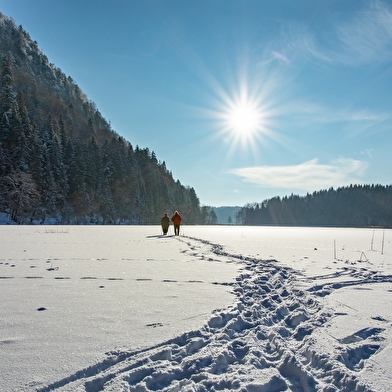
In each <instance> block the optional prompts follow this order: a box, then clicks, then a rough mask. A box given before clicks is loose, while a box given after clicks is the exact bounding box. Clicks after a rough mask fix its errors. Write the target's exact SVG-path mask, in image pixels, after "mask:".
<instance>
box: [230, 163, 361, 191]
mask: <svg viewBox="0 0 392 392" xmlns="http://www.w3.org/2000/svg"><path fill="white" fill-rule="evenodd" d="M367 167H368V163H367V162H364V161H359V160H355V159H348V158H339V159H337V160H336V161H333V162H332V163H331V164H328V165H326V164H320V163H319V162H318V160H317V159H312V160H310V161H308V162H304V163H302V164H300V165H294V166H256V167H245V168H239V169H234V170H231V171H230V173H232V174H235V175H237V176H239V177H242V178H243V180H244V181H245V182H248V183H253V184H256V185H258V186H260V187H263V188H282V189H292V190H305V191H311V190H317V189H325V188H329V187H331V186H333V187H337V186H344V185H348V184H351V183H359V182H361V180H360V179H361V177H362V175H363V174H364V172H365V170H366V168H367Z"/></svg>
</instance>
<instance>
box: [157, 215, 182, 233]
mask: <svg viewBox="0 0 392 392" xmlns="http://www.w3.org/2000/svg"><path fill="white" fill-rule="evenodd" d="M170 220H171V221H172V222H173V226H174V235H180V225H181V222H182V218H181V215H180V214H179V213H178V211H176V212H175V213H174V215H173V216H172V217H171V219H169V217H168V216H167V214H165V215H164V216H163V217H162V219H161V226H162V231H163V234H165V235H166V234H167V232H168V230H169V226H170Z"/></svg>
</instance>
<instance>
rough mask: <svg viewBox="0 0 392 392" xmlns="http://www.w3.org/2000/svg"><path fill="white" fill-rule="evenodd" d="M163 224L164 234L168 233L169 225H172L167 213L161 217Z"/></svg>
mask: <svg viewBox="0 0 392 392" xmlns="http://www.w3.org/2000/svg"><path fill="white" fill-rule="evenodd" d="M161 226H162V232H163V234H165V235H166V234H167V232H168V230H169V226H170V219H169V217H168V216H167V214H165V215H163V217H162V219H161Z"/></svg>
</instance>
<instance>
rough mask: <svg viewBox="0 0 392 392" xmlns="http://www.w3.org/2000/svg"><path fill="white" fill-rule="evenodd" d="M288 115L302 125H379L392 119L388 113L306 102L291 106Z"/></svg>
mask: <svg viewBox="0 0 392 392" xmlns="http://www.w3.org/2000/svg"><path fill="white" fill-rule="evenodd" d="M287 110H290V114H291V115H292V116H294V118H296V119H297V121H298V122H299V123H300V124H302V125H304V124H312V123H321V124H331V123H353V122H355V123H367V124H379V123H381V122H384V121H389V120H391V118H392V115H391V114H390V113H386V112H381V111H379V112H377V111H373V110H370V109H351V108H334V107H329V106H326V105H322V104H317V103H314V102H308V101H297V102H296V103H294V104H291V106H290V108H288V109H287Z"/></svg>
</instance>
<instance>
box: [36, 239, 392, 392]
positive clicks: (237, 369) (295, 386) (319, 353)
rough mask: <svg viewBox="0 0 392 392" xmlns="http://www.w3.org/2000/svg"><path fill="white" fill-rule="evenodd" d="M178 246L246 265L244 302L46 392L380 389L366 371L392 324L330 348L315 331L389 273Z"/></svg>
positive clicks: (240, 292) (205, 245) (196, 243)
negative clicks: (339, 305) (340, 298)
mask: <svg viewBox="0 0 392 392" xmlns="http://www.w3.org/2000/svg"><path fill="white" fill-rule="evenodd" d="M178 240H180V241H182V242H184V243H185V244H187V245H188V249H186V250H184V252H188V253H189V254H191V255H192V256H193V257H200V258H203V259H207V260H218V261H226V262H240V263H242V265H243V269H242V272H241V274H240V275H239V276H238V277H237V278H236V282H235V283H234V284H233V285H232V289H233V291H234V293H235V294H236V296H237V301H236V303H235V304H234V305H232V306H231V307H228V308H226V309H220V310H216V311H214V312H213V314H212V315H211V317H210V319H209V321H208V322H207V323H206V325H204V326H203V327H202V328H201V329H200V330H195V331H191V332H188V333H184V334H182V335H180V336H176V337H174V338H173V339H170V340H167V341H165V342H162V343H160V344H158V345H155V346H152V347H148V348H145V349H142V350H134V351H112V352H109V353H107V357H106V358H105V359H104V360H102V361H100V362H97V363H95V364H94V365H92V366H90V367H88V368H86V369H82V370H80V371H78V372H77V373H75V374H73V375H70V376H69V377H66V378H64V379H62V380H59V381H57V382H54V383H52V384H51V385H48V386H46V387H43V388H40V389H38V391H40V392H49V391H88V392H96V391H167V392H169V391H170V392H174V391H218V390H238V391H249V392H253V391H258V392H277V391H286V390H290V391H305V392H307V391H319V390H320V391H357V392H359V391H369V390H371V389H370V388H369V387H368V386H367V385H365V384H364V383H363V381H362V380H361V379H360V378H358V377H357V373H358V372H359V371H360V370H362V369H363V368H364V367H365V366H366V364H367V361H369V360H371V358H372V356H373V355H374V354H376V353H377V352H380V350H382V349H383V341H384V340H385V338H384V337H383V332H384V328H382V327H371V326H369V327H368V328H362V329H360V330H358V331H357V332H356V333H354V334H350V335H348V336H345V337H343V338H339V339H338V338H335V337H334V336H330V339H328V341H324V342H320V341H319V340H318V339H317V338H316V337H315V336H314V332H315V331H320V329H325V328H326V326H327V325H328V323H329V322H330V321H331V320H332V319H334V318H336V317H339V316H341V315H343V313H338V312H336V311H334V310H333V309H330V308H328V306H326V302H325V298H326V297H327V296H328V295H329V294H331V293H332V292H333V290H334V289H335V290H336V289H338V288H341V287H344V286H349V285H353V284H357V285H358V284H361V283H362V284H370V283H377V282H391V280H392V279H391V277H390V276H381V275H378V274H374V273H371V272H370V271H367V270H366V269H355V268H351V269H345V270H343V271H342V272H341V273H340V274H341V276H344V278H345V279H346V278H347V276H350V277H351V278H352V280H346V281H341V280H340V281H339V282H335V283H332V284H331V283H330V279H331V278H336V277H338V275H339V274H337V275H334V276H329V277H328V279H327V277H317V278H315V279H313V281H312V280H309V279H306V278H304V277H303V276H301V275H300V273H299V272H297V271H295V270H292V269H290V268H288V267H282V266H280V265H279V264H278V263H277V261H276V260H273V259H272V260H261V259H256V258H252V257H244V256H242V255H235V254H229V253H227V252H225V250H224V248H223V247H222V246H220V245H218V244H214V243H211V242H208V241H203V240H200V239H197V238H191V237H179V238H178ZM323 280H324V282H322V283H320V281H323ZM216 284H219V283H216ZM375 322H377V323H378V324H380V323H381V324H382V323H383V322H386V320H383V319H377V320H375ZM321 336H323V337H325V336H327V337H328V336H329V332H328V331H324V332H323V333H322V334H321ZM321 343H322V344H321Z"/></svg>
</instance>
